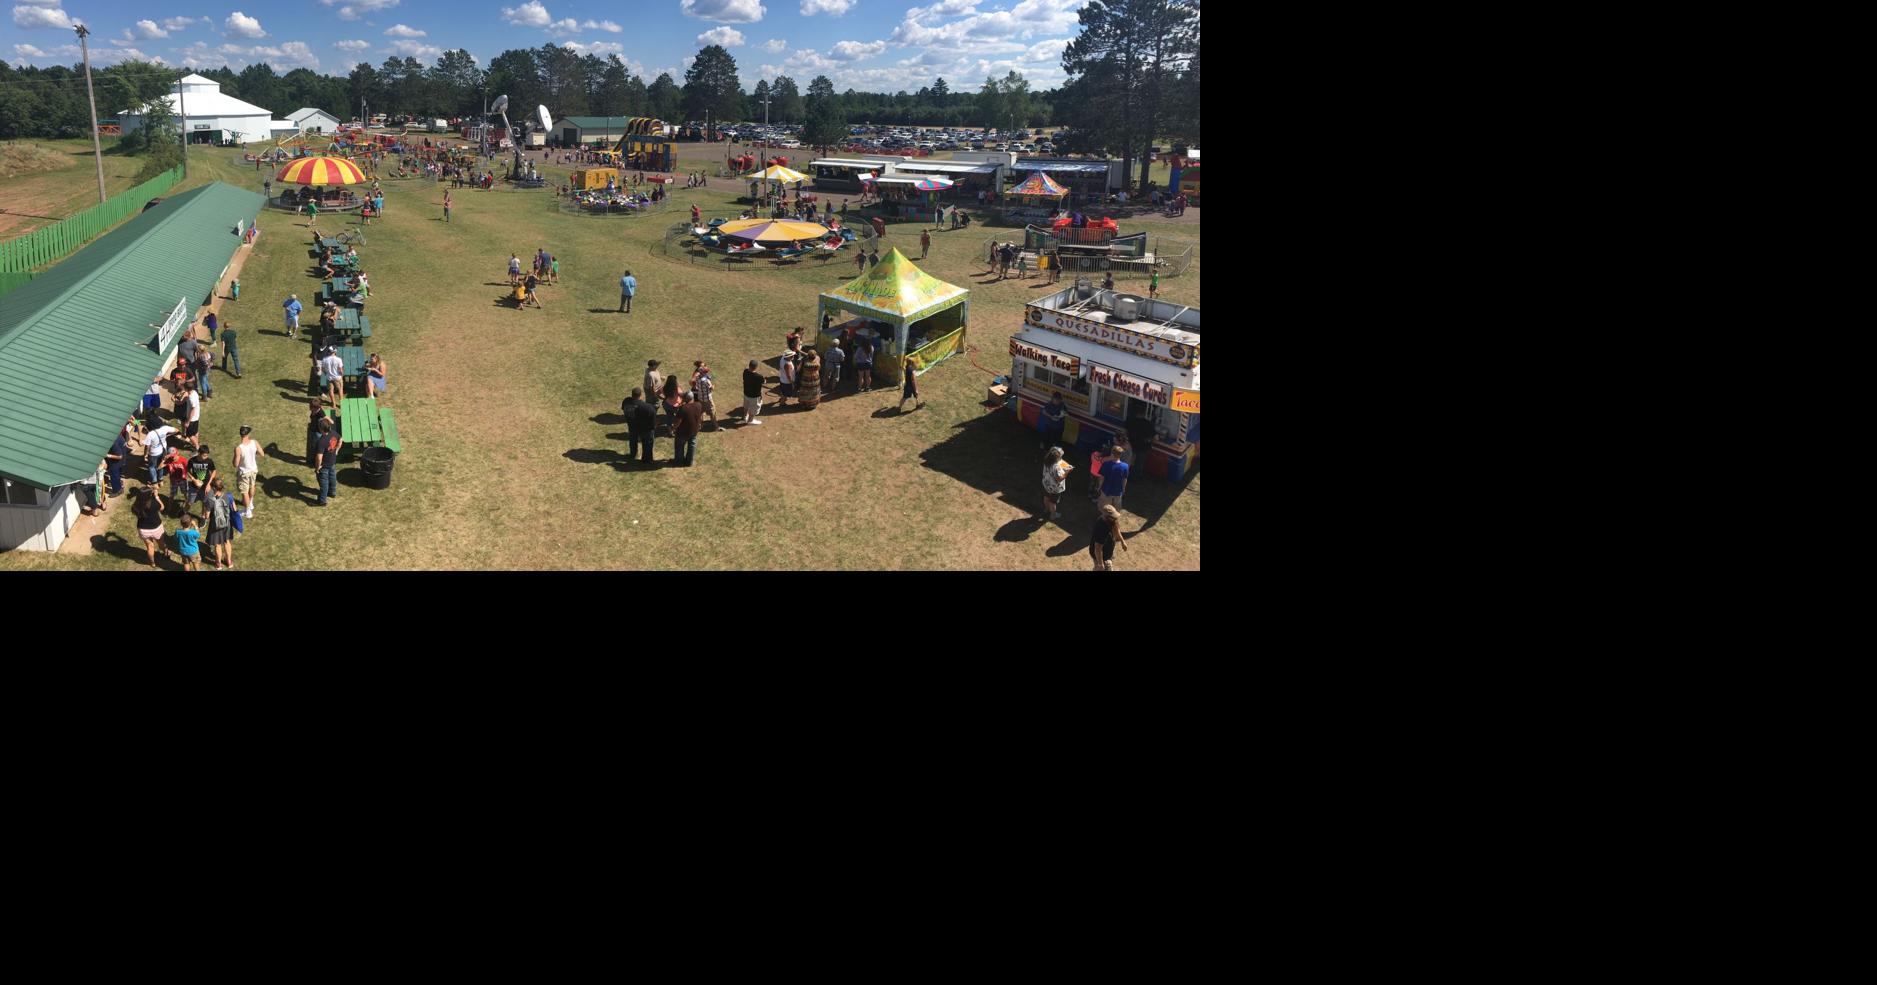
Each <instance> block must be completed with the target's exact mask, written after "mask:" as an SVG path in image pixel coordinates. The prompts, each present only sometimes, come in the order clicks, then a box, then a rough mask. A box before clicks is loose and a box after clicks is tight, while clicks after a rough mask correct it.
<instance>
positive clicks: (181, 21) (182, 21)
mask: <svg viewBox="0 0 1877 985" xmlns="http://www.w3.org/2000/svg"><path fill="white" fill-rule="evenodd" d="M195 22H196V21H195V18H193V17H170V18H166V19H165V20H164V21H163V27H164V29H166V30H170V31H180V30H182V29H183V28H186V27H188V26H189V25H191V24H194V23H195Z"/></svg>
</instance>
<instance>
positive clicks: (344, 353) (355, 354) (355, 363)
mask: <svg viewBox="0 0 1877 985" xmlns="http://www.w3.org/2000/svg"><path fill="white" fill-rule="evenodd" d="M339 361H340V362H342V363H344V364H345V379H346V382H348V383H358V382H359V380H360V379H361V378H362V377H363V376H364V375H365V347H364V346H361V345H342V346H340V347H339ZM360 386H361V387H362V386H363V384H362V383H361V384H360Z"/></svg>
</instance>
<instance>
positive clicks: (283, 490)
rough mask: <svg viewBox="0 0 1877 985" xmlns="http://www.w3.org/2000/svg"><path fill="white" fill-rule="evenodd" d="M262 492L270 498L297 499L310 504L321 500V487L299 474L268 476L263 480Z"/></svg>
mask: <svg viewBox="0 0 1877 985" xmlns="http://www.w3.org/2000/svg"><path fill="white" fill-rule="evenodd" d="M261 493H262V495H264V496H266V497H267V498H268V499H297V500H299V501H300V502H302V503H305V504H306V505H308V506H312V505H314V504H315V503H318V502H319V488H318V487H317V486H312V485H308V484H307V482H306V480H305V479H302V478H300V477H299V476H297V475H273V476H268V477H267V478H266V479H265V480H263V481H262V482H261Z"/></svg>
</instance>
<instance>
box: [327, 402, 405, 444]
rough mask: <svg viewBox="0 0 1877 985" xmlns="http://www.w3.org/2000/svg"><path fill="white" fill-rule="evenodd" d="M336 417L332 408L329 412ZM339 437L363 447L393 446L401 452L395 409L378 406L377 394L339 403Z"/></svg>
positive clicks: (341, 439) (329, 414)
mask: <svg viewBox="0 0 1877 985" xmlns="http://www.w3.org/2000/svg"><path fill="white" fill-rule="evenodd" d="M326 416H327V417H332V416H334V415H333V412H332V410H331V409H328V410H327V411H326ZM337 416H338V418H339V440H340V441H343V442H345V443H346V444H348V445H352V446H354V447H361V448H389V449H391V450H392V451H397V452H401V451H403V450H404V446H403V445H401V444H399V443H398V423H397V418H396V416H395V415H393V414H392V413H391V408H389V407H380V406H378V398H377V397H347V398H345V399H344V400H342V401H340V403H339V413H338V415H337Z"/></svg>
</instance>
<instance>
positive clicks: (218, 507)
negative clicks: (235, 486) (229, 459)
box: [202, 475, 240, 568]
mask: <svg viewBox="0 0 1877 985" xmlns="http://www.w3.org/2000/svg"><path fill="white" fill-rule="evenodd" d="M202 515H203V516H204V517H206V518H207V519H208V526H209V529H208V536H207V538H205V539H204V541H203V542H204V543H205V544H207V545H208V549H209V551H208V553H209V564H210V566H211V567H214V568H233V567H234V566H235V556H234V550H235V548H234V540H235V523H236V522H237V521H236V520H235V517H237V516H239V515H240V514H239V513H238V512H237V510H236V507H235V497H234V495H233V494H231V493H229V492H228V491H226V490H224V489H223V488H222V477H221V476H219V475H218V476H216V477H215V478H213V479H210V480H209V496H208V500H207V502H206V504H205V505H204V506H203V509H202Z"/></svg>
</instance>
